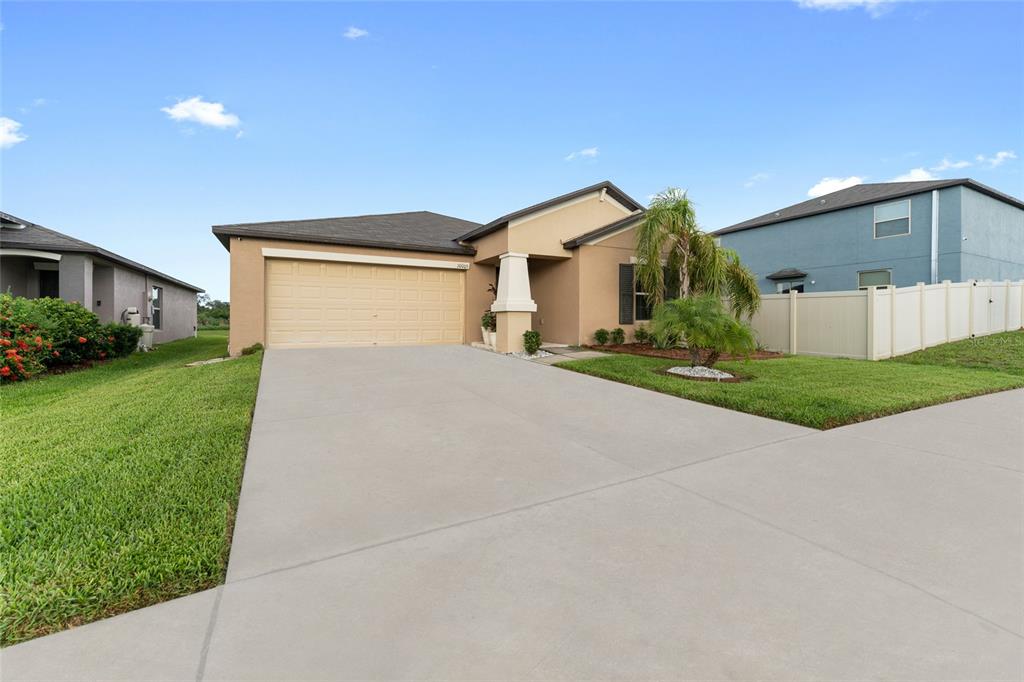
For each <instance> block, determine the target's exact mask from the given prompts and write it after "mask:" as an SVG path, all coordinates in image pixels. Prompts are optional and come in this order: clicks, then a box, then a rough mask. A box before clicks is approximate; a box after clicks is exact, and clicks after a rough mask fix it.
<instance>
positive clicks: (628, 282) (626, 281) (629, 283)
mask: <svg viewBox="0 0 1024 682" xmlns="http://www.w3.org/2000/svg"><path fill="white" fill-rule="evenodd" d="M619 324H633V266H632V265H619Z"/></svg>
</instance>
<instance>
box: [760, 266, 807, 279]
mask: <svg viewBox="0 0 1024 682" xmlns="http://www.w3.org/2000/svg"><path fill="white" fill-rule="evenodd" d="M806 276H807V273H806V272H804V271H803V270H797V269H796V268H782V269H781V270H776V271H775V272H773V273H772V274H770V275H767V276H766V277H765V279H799V278H801V277H806Z"/></svg>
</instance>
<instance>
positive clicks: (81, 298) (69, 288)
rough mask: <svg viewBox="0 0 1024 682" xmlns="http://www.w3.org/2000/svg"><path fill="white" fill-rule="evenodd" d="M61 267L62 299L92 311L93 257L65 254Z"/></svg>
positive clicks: (60, 285)
mask: <svg viewBox="0 0 1024 682" xmlns="http://www.w3.org/2000/svg"><path fill="white" fill-rule="evenodd" d="M59 267H60V274H59V281H60V284H59V287H60V289H59V290H60V297H61V298H62V299H64V300H65V301H71V302H78V303H81V304H82V306H83V307H84V308H86V309H87V310H92V303H93V297H92V256H86V255H83V254H80V253H65V254H63V255H62V256H61V259H60V266H59Z"/></svg>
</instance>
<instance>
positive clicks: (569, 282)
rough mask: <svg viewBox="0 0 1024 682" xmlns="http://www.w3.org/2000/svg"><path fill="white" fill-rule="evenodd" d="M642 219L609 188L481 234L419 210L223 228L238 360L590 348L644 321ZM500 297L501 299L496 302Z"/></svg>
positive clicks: (519, 214) (502, 221) (500, 221)
mask: <svg viewBox="0 0 1024 682" xmlns="http://www.w3.org/2000/svg"><path fill="white" fill-rule="evenodd" d="M642 216H643V207H642V206H641V204H640V203H639V202H637V201H636V200H635V199H633V198H632V197H630V196H628V195H627V194H626V193H625V192H623V191H622V190H620V189H619V188H618V187H616V186H615V185H613V184H612V183H611V182H601V183H598V184H595V185H591V186H589V187H584V188H582V189H579V190H576V191H574V192H570V193H568V194H563V195H562V196H558V197H555V198H553V199H549V200H547V201H543V202H541V203H539V204H534V205H532V206H529V207H527V208H523V209H521V210H518V211H514V212H512V213H509V214H507V215H503V216H501V217H500V218H497V219H495V220H492V221H491V222H489V223H487V224H485V225H480V224H477V223H473V222H469V221H466V220H461V219H459V218H452V217H449V216H444V215H439V214H437V213H430V212H427V211H419V212H413V213H392V214H384V215H366V216H354V217H345V218H324V219H318V220H298V221H282V222H267V223H248V224H235V225H216V226H214V227H213V233H214V234H215V235H216V236H217V238H218V239H219V240H220V241H221V243H222V244H223V245H224V247H225V248H226V249H228V251H229V252H230V254H231V338H230V349H231V352H232V353H238V352H239V351H241V349H242V348H244V347H246V346H249V345H252V344H254V343H263V344H264V345H266V346H269V347H271V348H313V347H319V346H346V345H375V344H382V345H383V344H399V343H404V344H432V343H471V342H473V341H477V340H479V339H480V317H481V315H482V314H483V313H484V312H485V311H487V310H492V311H494V313H495V315H496V317H497V333H498V336H497V344H496V346H497V350H498V351H499V352H510V351H518V350H522V343H523V332H525V331H527V330H529V329H534V330H536V331H539V332H540V333H541V335H542V337H543V339H544V341H549V342H558V343H568V344H577V343H582V342H588V341H589V339H590V336H591V334H592V333H593V332H594V330H595V329H597V328H599V327H616V326H621V327H623V328H624V329H625V330H626V331H627V332H628V331H631V329H632V326H633V325H634V323H635V322H637V321H642V320H645V319H648V318H649V316H650V313H649V306H647V305H646V303H645V299H646V297H645V294H644V292H642V291H637V290H636V289H635V286H634V283H633V280H634V278H633V270H632V263H633V262H634V258H635V257H634V235H633V231H634V228H635V227H636V225H637V223H638V221H639V220H640V218H641V217H642ZM492 287H493V288H495V290H496V291H495V293H492V291H491V289H492Z"/></svg>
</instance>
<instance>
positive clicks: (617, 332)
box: [611, 327, 626, 346]
mask: <svg viewBox="0 0 1024 682" xmlns="http://www.w3.org/2000/svg"><path fill="white" fill-rule="evenodd" d="M611 339H612V343H613V344H615V345H616V346H621V345H622V344H624V343H626V332H625V331H623V329H622V327H616V328H615V329H613V330H612V334H611Z"/></svg>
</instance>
